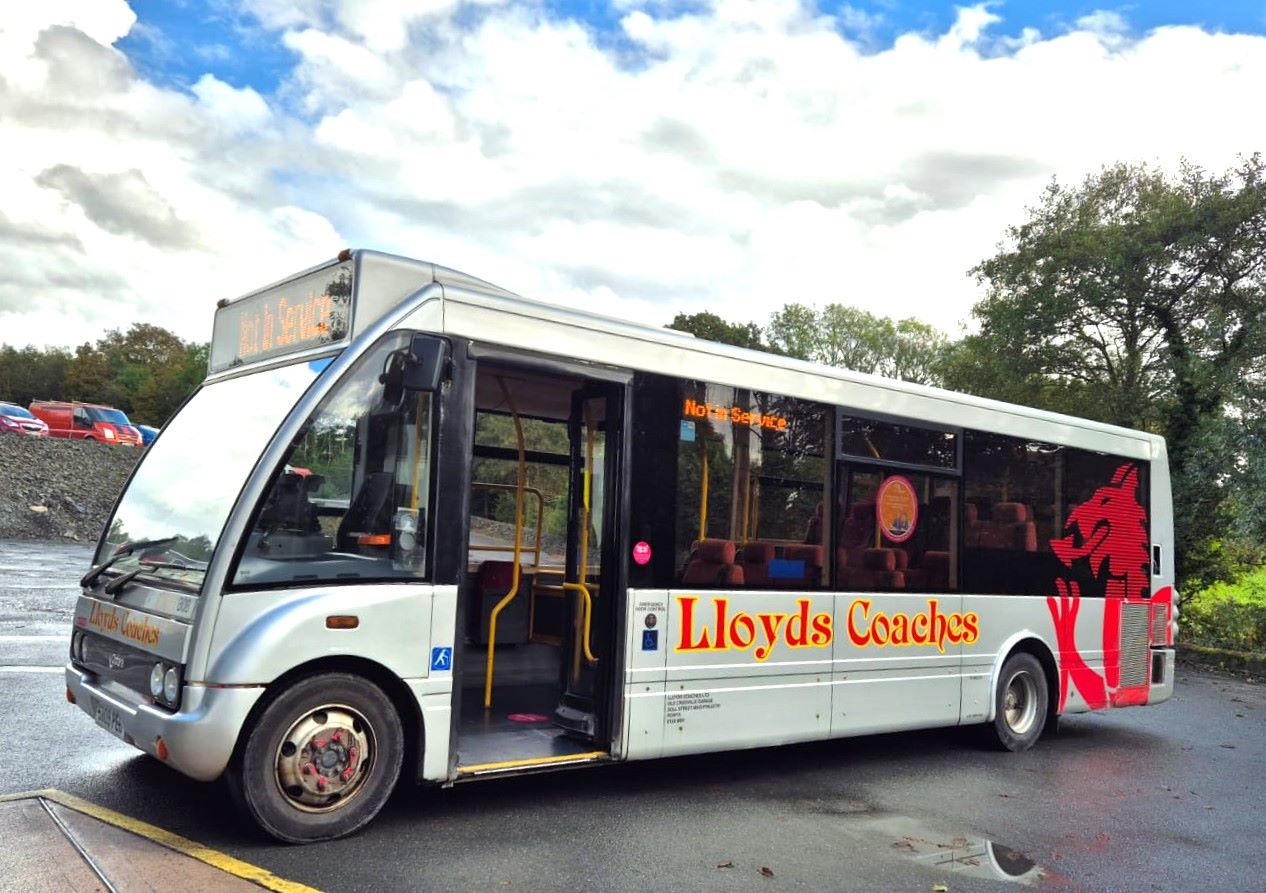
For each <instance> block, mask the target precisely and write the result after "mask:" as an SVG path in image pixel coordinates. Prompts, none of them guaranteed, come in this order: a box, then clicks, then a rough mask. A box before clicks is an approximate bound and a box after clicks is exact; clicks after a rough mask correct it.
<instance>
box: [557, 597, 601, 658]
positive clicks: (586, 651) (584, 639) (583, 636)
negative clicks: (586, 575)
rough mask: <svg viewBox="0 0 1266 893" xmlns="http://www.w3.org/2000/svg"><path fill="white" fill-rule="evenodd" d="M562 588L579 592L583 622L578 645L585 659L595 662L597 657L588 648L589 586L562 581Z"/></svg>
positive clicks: (591, 606) (591, 602) (590, 605)
mask: <svg viewBox="0 0 1266 893" xmlns="http://www.w3.org/2000/svg"><path fill="white" fill-rule="evenodd" d="M563 588H564V589H567V590H569V591H571V592H579V593H580V595H581V597H582V601H583V604H584V609H585V610H584V623H583V625H582V631H581V638H580V645H581V648H582V649H583V652H584V655H585V660H587V661H589V663H590V664H591V665H592V664H596V663H597V662H598V658H596V657H594V656H593V652H592V651H590V650H589V621H590V619H591V618H592V617H593V596H592V595H590V594H589V587H588V586H586V585H585V584H584V583H564V584H563Z"/></svg>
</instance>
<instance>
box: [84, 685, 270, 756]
mask: <svg viewBox="0 0 1266 893" xmlns="http://www.w3.org/2000/svg"><path fill="white" fill-rule="evenodd" d="M66 686H67V687H68V688H69V689H70V691H71V693H72V694H73V695H74V696H75V703H76V705H78V707H79V709H80V710H83V711H84V712H85V713H87V714H88V715H89V716H94V706H102V707H104V708H105V709H106V710H109V711H113V718H115V719H117V721H118V726H117V727H116V728H114V729H113V730H112V731H113V733H114V734H116V735H118V736H119V737H120V738H122V739H123V740H124V741H126V742H127V743H128V744H131V745H132V746H133V747H136V748H138V749H140V750H143V751H145V752H146V753H147V754H149V755H150V756H152V757H155V758H156V759H162V758H161V757H159V755H158V739H159V738H160V737H161V738H162V739H163V742H164V743H165V744H166V745H167V758H166V759H165V760H164V762H166V763H167V764H168V765H170V766H171V767H172V768H174V769H177V770H179V771H180V772H182V773H184V774H185V775H188V776H189V777H190V778H192V779H195V780H197V781H213V780H215V779H216V778H219V777H220V775H221V774H222V773H223V772H224V769H225V767H226V766H228V764H229V758H230V757H232V756H233V748H234V747H235V746H236V745H237V736H238V733H239V732H240V731H241V730H242V726H243V724H244V723H245V722H246V717H247V715H248V714H249V713H250V712H251V708H252V707H254V706H255V703H256V702H257V701H258V700H259V698H260V696H261V695H262V694H263V693H264V688H263V686H251V687H234V688H207V687H206V686H202V685H186V686H185V689H184V692H183V695H182V698H181V706H180V710H179V712H177V713H168V712H167V711H166V710H160V709H159V708H157V707H155V706H154V705H152V704H147V703H144V702H140V703H138V702H134V701H130V700H126V699H124V698H122V697H120V696H119V695H118V694H117V693H115V692H111V691H106V690H104V689H102V688H101V687H99V686H98V685H96V684H95V682H94V677H93V675H92V674H91V673H85V672H83V671H81V670H79V669H77V668H76V667H75V666H74V665H72V664H67V665H66ZM94 702H95V705H94ZM94 718H95V716H94Z"/></svg>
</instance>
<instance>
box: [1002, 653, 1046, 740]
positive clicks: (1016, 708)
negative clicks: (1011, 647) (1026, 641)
mask: <svg viewBox="0 0 1266 893" xmlns="http://www.w3.org/2000/svg"><path fill="white" fill-rule="evenodd" d="M1048 699H1049V693H1048V692H1047V687H1046V674H1045V673H1044V672H1043V671H1042V665H1041V663H1039V662H1038V659H1037V658H1036V657H1034V656H1033V655H1031V654H1029V653H1027V652H1023V651H1021V652H1018V653H1016V654H1013V655H1011V656H1010V657H1009V658H1007V661H1006V663H1004V664H1003V665H1002V672H1001V673H999V674H998V689H997V691H996V692H994V718H993V728H994V733H995V734H996V736H997V740H998V744H999V745H1000V746H1001V747H1003V748H1004V749H1006V750H1011V751H1017V752H1018V751H1021V750H1028V749H1029V748H1030V747H1032V746H1033V744H1034V743H1035V742H1036V741H1037V739H1038V737H1039V736H1041V734H1042V727H1043V726H1044V725H1045V724H1046V710H1047V704H1048Z"/></svg>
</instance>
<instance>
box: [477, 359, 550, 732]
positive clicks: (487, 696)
mask: <svg viewBox="0 0 1266 893" xmlns="http://www.w3.org/2000/svg"><path fill="white" fill-rule="evenodd" d="M497 384H499V385H501V393H502V394H503V395H505V398H506V405H507V406H508V407H510V414H511V416H512V417H513V418H514V436H515V439H516V440H518V442H519V468H518V476H517V478H516V479H515V488H514V576H513V577H512V578H511V580H510V591H509V592H507V593H506V594H505V596H504V597H503V598H502V599H501V601H499V602H497V604H496V605H495V606H494V607H493V609H492V613H491V614H489V615H488V662H487V665H486V666H485V668H484V709H485V710H487V709H489V708H490V707H492V668H493V661H494V659H495V657H494V655H495V653H496V650H497V617H498V616H499V615H500V614H501V612H502V611H503V610H504V609H505V607H506V605H508V604H510V602H512V601H514V597H515V596H516V595H518V594H519V572H520V567H521V563H520V551H521V550H522V548H523V479H524V478H525V477H526V476H527V450H526V448H525V444H524V442H523V420H522V419H520V418H519V411H518V410H517V409H515V406H514V398H513V397H511V396H510V389H509V388H507V387H506V383H505V381H504V380H503V379H502V378H501V377H500V376H498V377H497ZM538 530H539V528H538Z"/></svg>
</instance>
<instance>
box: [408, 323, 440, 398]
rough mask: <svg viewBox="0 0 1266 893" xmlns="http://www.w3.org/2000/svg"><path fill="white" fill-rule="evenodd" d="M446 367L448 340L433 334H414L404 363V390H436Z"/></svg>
mask: <svg viewBox="0 0 1266 893" xmlns="http://www.w3.org/2000/svg"><path fill="white" fill-rule="evenodd" d="M447 369H448V342H447V341H445V340H444V339H443V338H436V337H435V336H434V335H414V336H413V341H412V342H411V343H410V344H409V358H408V360H407V361H406V362H405V364H404V378H403V380H402V382H401V383H402V384H403V385H404V389H405V390H406V391H438V390H439V389H440V382H442V381H443V380H444V373H445V371H447Z"/></svg>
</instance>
